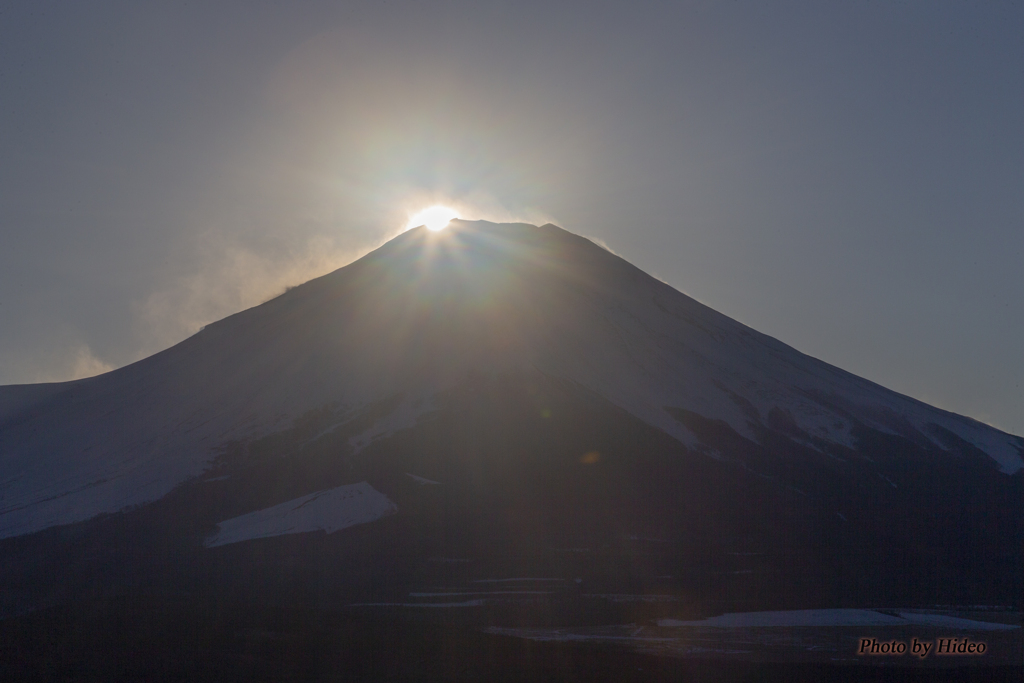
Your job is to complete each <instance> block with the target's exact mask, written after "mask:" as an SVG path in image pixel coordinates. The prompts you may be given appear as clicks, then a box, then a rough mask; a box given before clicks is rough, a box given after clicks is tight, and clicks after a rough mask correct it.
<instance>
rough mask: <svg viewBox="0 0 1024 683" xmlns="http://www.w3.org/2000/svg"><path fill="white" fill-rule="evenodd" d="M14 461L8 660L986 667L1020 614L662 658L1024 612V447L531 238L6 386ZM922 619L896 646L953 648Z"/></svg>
mask: <svg viewBox="0 0 1024 683" xmlns="http://www.w3.org/2000/svg"><path fill="white" fill-rule="evenodd" d="M0 466H2V473H3V474H2V477H0V616H2V617H5V618H3V619H0V648H2V649H0V662H4V663H0V675H3V674H9V675H10V676H12V677H14V676H17V677H24V678H30V679H38V680H58V679H59V680H64V679H65V678H66V677H68V676H71V677H79V678H80V679H81V680H114V679H118V680H120V679H124V680H128V679H132V678H139V677H143V678H147V679H151V680H161V679H162V680H179V679H182V680H184V679H190V680H197V679H209V680H230V679H234V678H237V679H239V680H254V679H266V680H281V679H286V678H295V679H296V680H309V679H314V678H315V679H318V680H319V679H325V680H328V679H330V680H333V679H339V680H436V679H441V678H445V679H451V680H502V679H505V680H521V679H522V678H524V677H530V678H536V679H537V680H631V679H630V678H629V677H633V678H632V680H659V679H661V678H666V679H667V678H671V679H679V680H687V679H692V680H733V679H738V680H775V679H776V678H786V679H793V678H801V677H805V678H806V679H807V680H815V679H820V677H822V676H828V677H830V678H833V677H834V678H836V679H837V680H841V679H842V677H843V676H847V677H848V679H849V680H853V679H856V680H864V679H865V677H867V679H870V678H871V677H872V676H876V675H877V676H883V675H884V676H889V677H890V678H886V680H894V679H893V678H891V676H893V675H897V674H895V673H894V671H897V670H896V669H892V667H891V666H889V665H900V667H899V669H898V672H899V673H898V675H899V676H904V677H906V680H925V679H927V680H939V679H941V677H946V678H947V679H948V680H960V679H968V678H971V677H972V676H975V677H984V679H985V680H990V679H993V677H994V678H998V677H999V676H1003V675H1005V676H1007V677H1009V676H1017V675H1019V673H1020V670H1019V668H1018V669H1012V668H998V667H996V665H998V666H1002V667H1006V666H1008V665H1015V666H1018V667H1019V665H1020V663H1021V661H1022V658H1024V648H1022V646H1021V629H1014V630H992V631H989V632H981V633H974V632H971V633H968V635H970V636H971V637H972V638H974V637H975V636H977V637H979V638H980V639H982V640H987V642H988V643H989V644H990V647H991V648H992V649H991V652H992V654H991V655H990V656H987V657H984V658H977V657H975V658H967V659H965V658H959V659H956V661H952V660H949V659H947V660H942V661H940V660H939V659H937V658H931V659H926V660H922V661H918V662H914V661H909V660H906V658H901V660H900V661H884V662H880V661H869V662H865V661H864V660H863V658H861V659H859V660H858V659H857V657H856V656H855V655H854V652H853V649H854V647H853V645H852V643H853V642H854V640H855V639H856V638H857V637H860V636H862V635H864V634H868V635H873V634H874V631H871V629H869V628H867V627H864V626H841V627H837V628H834V629H832V630H830V631H828V633H829V634H830V635H828V636H827V639H834V643H833V645H835V646H834V647H831V646H829V644H828V643H826V644H825V645H822V646H821V647H820V648H819V647H818V645H817V644H815V645H813V646H808V647H794V646H793V638H797V639H798V640H799V638H803V637H805V636H806V637H807V638H811V637H812V635H811V634H809V632H808V633H804V632H799V629H796V630H793V629H783V630H782V631H771V633H772V634H777V633H784V634H786V637H787V638H789V639H790V640H788V641H786V643H782V641H779V640H778V639H777V638H776V636H775V635H771V634H769V635H768V636H765V638H767V640H762V641H758V643H760V644H758V645H754V646H750V645H749V642H748V645H746V646H742V647H740V646H736V645H735V644H734V645H733V646H730V647H718V646H713V644H709V643H710V641H712V640H715V639H716V638H718V639H719V640H721V637H720V636H718V635H710V636H709V635H708V633H706V632H701V633H702V634H703V635H701V638H704V640H703V641H701V638H695V639H691V640H686V638H689V636H686V638H684V639H683V640H686V642H685V643H682V644H680V642H681V641H679V642H677V641H678V638H679V637H681V636H677V635H676V634H678V633H681V632H682V631H680V630H679V627H674V626H672V624H671V623H670V622H671V620H676V621H677V622H678V621H683V622H685V621H694V620H700V619H702V618H706V617H713V616H715V615H721V614H723V613H735V612H760V611H769V610H811V609H814V610H823V609H830V608H835V609H838V608H843V609H847V610H881V611H880V612H872V614H881V615H882V616H881V617H879V618H880V619H885V618H889V619H894V620H897V621H898V620H899V619H902V618H903V617H901V616H900V615H901V614H903V613H902V612H900V611H898V610H917V611H919V612H921V613H925V612H926V611H927V610H936V609H938V608H937V606H946V607H949V606H953V607H954V608H955V609H953V611H952V612H950V614H952V613H953V612H955V613H956V614H959V615H961V616H966V617H968V618H972V619H978V620H980V621H983V622H1000V623H1003V624H1006V625H1011V624H1014V623H1019V621H1015V620H1016V619H1019V616H1018V615H1019V613H1020V611H1021V609H1022V594H1024V572H1022V570H1021V567H1022V566H1024V440H1022V439H1021V438H1020V437H1015V436H1011V435H1008V434H1004V433H1002V432H999V431H998V430H995V429H992V428H990V427H987V426H986V425H982V424H981V423H978V422H976V421H973V420H970V419H969V418H964V417H961V416H956V415H952V414H950V413H947V412H944V411H941V410H938V409H935V408H932V407H930V406H927V405H925V404H923V403H920V402H918V401H915V400H913V399H910V398H907V397H904V396H900V395H898V394H895V393H894V392H891V391H888V390H886V389H884V388H883V387H880V386H878V385H875V384H873V383H871V382H867V381H866V380H862V379H860V378H857V377H855V376H853V375H850V374H849V373H845V372H843V371H841V370H838V369H836V368H834V367H832V366H829V365H827V364H825V363H822V362H820V361H817V360H815V359H812V358H810V357H808V356H805V355H803V354H800V353H799V352H797V351H795V350H794V349H792V348H790V347H787V346H785V345H784V344H781V343H779V342H778V341H776V340H774V339H771V338H769V337H766V336H765V335H761V334H759V333H757V332H755V331H754V330H751V329H749V328H747V327H745V326H743V325H741V324H739V323H737V322H735V321H732V320H730V319H729V318H726V317H725V316H722V315H720V314H718V313H716V312H715V311H713V310H711V309H709V308H707V307H705V306H703V305H701V304H699V303H697V302H695V301H693V300H692V299H690V298H689V297H686V296H685V295H683V294H681V293H679V292H677V291H675V290H673V289H672V288H671V287H669V286H667V285H665V284H663V283H661V282H659V281H657V280H655V279H653V278H651V277H649V276H647V275H646V274H644V273H643V272H641V271H640V270H638V269H636V268H634V267H633V266H631V265H630V264H628V263H627V262H625V261H623V260H622V259H620V258H618V257H617V256H615V255H613V254H611V253H609V252H608V251H606V250H604V249H602V248H600V247H598V246H596V245H594V244H593V243H591V242H589V241H588V240H586V239H584V238H581V237H578V236H576V235H572V234H570V233H567V232H565V231H563V230H561V229H559V228H557V227H555V226H552V225H546V226H542V227H539V228H538V227H534V226H528V225H521V224H514V225H495V224H490V223H484V222H475V223H474V222H463V221H457V222H455V223H453V224H452V226H451V227H450V228H449V229H448V230H445V231H443V232H441V233H436V234H435V233H429V232H428V231H426V230H425V229H416V230H412V231H409V232H407V233H405V234H403V235H401V236H400V237H398V238H396V239H395V240H393V241H391V242H389V243H388V244H386V245H384V246H383V247H381V248H380V249H378V250H377V251H375V252H373V253H371V254H369V255H367V256H366V257H364V258H362V259H360V260H359V261H357V262H355V263H353V264H351V265H350V266H347V267H345V268H342V269H340V270H338V271H335V272H334V273H331V274H329V275H326V276H324V277H321V278H318V279H316V280H313V281H310V282H308V283H306V284H304V285H301V286H299V287H296V288H294V289H291V290H289V291H288V292H286V293H285V294H283V295H282V296H280V297H278V298H276V299H274V300H272V301H269V302H267V303H265V304H263V305H261V306H257V307H255V308H253V309H249V310H247V311H243V312H241V313H239V314H237V315H234V316H231V317H229V318H226V319H224V320H222V321H219V322H217V323H214V324H211V325H209V326H207V327H206V328H205V329H204V330H203V331H201V332H199V333H198V334H196V335H195V336H193V337H191V338H189V339H187V340H186V341H184V342H182V343H181V344H178V345H177V346H175V347H173V348H171V349H168V350H166V351H164V352H162V353H159V354H157V355H155V356H152V357H150V358H147V359H145V360H143V361H140V362H138V363H135V364H133V365H131V366H128V367H125V368H122V369H119V370H116V371H114V372H111V373H107V374H105V375H102V376H99V377H95V378H91V379H87V380H79V381H76V382H69V383H63V384H57V385H38V386H35V385H34V386H10V387H0ZM277 506H281V507H277ZM261 511H265V512H261ZM247 515H248V516H247ZM303 525H305V526H303ZM304 529H309V530H308V531H305V532H303V533H295V531H303V530H304ZM325 529H326V530H327V531H329V532H330V533H325V531H324V530H325ZM968 608H970V609H968ZM968 613H970V614H968ZM982 613H983V616H978V615H981V614H982ZM890 614H891V615H895V616H889V617H887V616H886V615H890ZM666 620H668V621H666ZM894 623H895V622H894ZM913 623H916V624H918V626H915V627H913V628H912V629H911V630H910V631H905V630H904V631H899V630H898V629H900V628H902V629H906V628H909V627H907V626H899V627H897V626H892V627H891V628H894V629H897V631H891V632H890V631H886V632H885V633H889V634H891V633H895V634H896V635H897V636H899V637H901V638H904V637H909V636H920V637H925V636H927V637H930V638H935V637H949V634H952V635H953V636H954V637H962V636H963V635H964V634H965V633H967V632H966V631H955V630H954V631H946V630H942V628H940V626H941V624H939V623H938V622H936V624H935V625H933V626H921V625H920V624H922V623H924V622H921V621H918V622H913ZM673 628H675V630H672V629H673ZM530 629H534V631H530ZM545 629H547V630H545ZM558 629H561V630H562V631H563V632H562V635H566V634H569V635H570V636H571V637H565V638H560V637H559V638H556V637H554V636H553V635H552V634H553V633H554V632H555V630H558ZM566 629H568V630H566ZM616 629H620V630H621V632H620V631H619V630H616ZM637 629H640V630H639V631H638V630H637ZM645 629H646V631H645ZM844 629H845V630H844ZM929 629H931V630H929ZM570 631H571V633H569V632H570ZM769 631H770V629H769ZM716 633H717V632H716ZM794 633H796V634H797V635H794ZM801 633H803V635H800V634H801ZM880 633H881V631H880ZM648 635H650V636H651V637H649V638H647V640H645V638H646V637H647V636H648ZM798 636H799V638H798ZM530 637H537V638H541V637H542V638H543V639H544V640H543V642H542V641H541V640H536V639H534V640H530V639H528V638H530ZM894 637H896V636H894ZM659 638H660V640H659ZM673 638H676V640H675V641H673V640H672V639H673ZM772 638H776V640H772ZM755 640H756V639H755ZM670 641H671V642H670ZM697 641H701V643H703V644H700V643H697ZM750 642H753V641H750ZM815 642H816V641H815ZM830 642H831V641H830ZM673 643H675V644H673ZM695 643H696V644H695ZM673 648H674V649H673ZM702 648H703V649H702ZM816 648H817V649H816ZM58 651H59V652H60V653H61V654H59V655H58V654H56V653H57V652H58ZM741 652H742V653H746V654H736V653H741ZM840 659H842V660H845V663H842V664H837V663H836V662H838V661H839V660H840ZM968 659H969V661H968ZM773 661H775V662H778V663H771V662H773ZM787 662H788V663H787ZM865 664H867V665H871V666H865ZM880 665H886V666H885V667H883V668H878V666H880ZM4 667H7V668H6V669H5V668H4ZM787 667H789V668H787ZM836 667H838V669H837V668H836ZM950 667H952V668H950ZM979 667H980V668H979ZM644 670H645V671H646V672H647V673H646V674H644V673H643V671H644ZM837 672H838V673H837ZM261 677H262V678H261ZM915 677H917V678H915ZM937 677H938V678H937ZM957 677H960V678H957ZM1008 680H1009V678H1008Z"/></svg>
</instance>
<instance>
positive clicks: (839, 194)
mask: <svg viewBox="0 0 1024 683" xmlns="http://www.w3.org/2000/svg"><path fill="white" fill-rule="evenodd" d="M1021 35H1024V4H1022V3H1019V2H1000V1H998V0H991V1H988V2H943V1H941V0H926V1H922V2H907V1H900V0H890V1H885V2H882V1H878V0H842V1H838V2H829V1H827V0H813V1H809V2H764V1H759V2H742V1H736V2H727V1H719V2H686V1H676V2H656V3H644V2H629V3H625V2H619V3H602V2H551V1H550V0H548V1H545V2H530V1H528V0H517V1H516V2H488V1H486V0H477V1H474V2H436V3H425V2H401V1H398V2H395V1H391V2H383V1H381V0H374V1H372V2H358V1H356V2H352V1H347V2H307V1H303V0H292V1H291V2H288V3H283V2H259V1H247V2H244V3H243V2H231V1H224V2H198V3H186V2H166V3H151V2H143V1H139V0H134V1H132V2H123V3H121V2H106V1H102V0H97V1H95V2H90V3H66V2H46V1H43V0H32V1H31V2H27V1H26V2H21V1H17V0H15V1H13V2H5V3H3V4H2V5H0V384H14V383H29V382H44V381H64V380H69V379H74V378H77V377H84V376H89V375H91V374H96V373H99V372H103V371H106V370H110V369H113V368H116V367H120V366H123V365H126V364H128V363H131V362H134V361H136V360H139V359H140V358H143V357H146V356H148V355H150V354H152V353H154V352H156V351H159V350H161V349H163V348H167V347H168V346H171V345H173V344H175V343H177V342H179V341H181V340H182V339H184V338H186V337H188V336H189V335H191V334H193V333H195V332H196V331H197V330H198V329H199V327H201V326H202V325H204V324H206V323H209V322H212V321H214V320H217V319H220V318H222V317H224V316H226V315H229V314H231V313H234V312H236V311H239V310H242V309H244V308H247V307H249V306H253V305H256V304H259V303H261V302H262V301H265V300H267V299H269V298H271V297H273V296H275V295H277V294H279V293H281V292H282V291H284V289H285V288H286V287H288V286H291V285H295V284H299V283H301V282H303V281H305V280H308V279H310V278H312V277H315V276H317V275H321V274H324V273H326V272H329V271H331V270H333V269H335V268H338V267H340V266H343V265H345V264H347V263H349V262H351V261H352V260H354V259H355V258H358V257H359V256H361V255H362V254H365V253H366V252H367V251H369V250H370V249H372V248H374V247H376V246H379V245H380V244H381V243H383V242H384V241H386V240H387V239H389V238H391V237H393V236H395V235H396V234H398V233H399V232H400V231H401V230H402V229H403V227H404V225H405V223H406V221H407V220H408V216H409V215H410V214H411V213H414V212H415V211H417V210H419V209H422V208H424V207H426V206H429V205H431V204H435V203H443V204H447V205H450V206H453V207H455V208H457V209H458V210H459V211H460V212H461V213H462V215H463V217H465V218H484V219H489V220H517V221H526V222H531V223H537V224H539V223H545V222H553V223H556V224H557V225H560V226H562V227H564V228H566V229H567V230H570V231H572V232H576V233H579V234H583V235H586V236H589V237H592V238H594V239H596V240H600V241H601V242H602V243H604V244H606V245H607V246H608V247H609V248H611V249H612V250H613V251H614V252H615V253H617V254H619V255H620V256H622V257H624V258H626V259H627V260H629V261H630V262H632V263H633V264H635V265H637V266H638V267H640V268H642V269H643V270H645V271H647V272H648V273H651V274H652V275H655V276H656V277H659V278H661V279H662V280H664V281H665V282H667V283H669V284H670V285H672V286H674V287H675V288H677V289H679V290H680V291H682V292H685V293H686V294H688V295H690V296H692V297H694V298H696V299H698V300H699V301H701V302H703V303H705V304H707V305H709V306H711V307H713V308H715V309H716V310H718V311H720V312H722V313H724V314H726V315H729V316H730V317H733V318H735V319H737V320H739V321H741V322H743V323H745V324H747V325H749V326H751V327H753V328H755V329H757V330H759V331H761V332H764V333H766V334H769V335H771V336H773V337H776V338H778V339H780V340H781V341H783V342H785V343H787V344H789V345H791V346H793V347H795V348H797V349H798V350H800V351H803V352H805V353H808V354H810V355H812V356H814V357H816V358H820V359H822V360H824V361H827V362H829V363H832V364H834V365H837V366H839V367H841V368H844V369H846V370H849V371H851V372H853V373H855V374H858V375H861V376H863V377H866V378H868V379H870V380H873V381H875V382H878V383H880V384H882V385H884V386H887V387H889V388H891V389H894V390H896V391H899V392H901V393H904V394H908V395H910V396H913V397H915V398H918V399H921V400H924V401H927V402H929V403H932V404H933V405H936V406H939V407H941V408H945V409H947V410H952V411H954V412H958V413H962V414H965V415H969V416H971V417H974V418H976V419H979V420H982V421H984V422H987V423H989V424H992V425H994V426H996V427H999V428H1001V429H1004V430H1007V431H1010V432H1012V433H1015V434H1024V303H1022V302H1024V268H1022V265H1024V87H1022V85H1021V84H1022V82H1024V80H1022V78H1024V73H1022V71H1024V66H1022V65H1024V40H1021Z"/></svg>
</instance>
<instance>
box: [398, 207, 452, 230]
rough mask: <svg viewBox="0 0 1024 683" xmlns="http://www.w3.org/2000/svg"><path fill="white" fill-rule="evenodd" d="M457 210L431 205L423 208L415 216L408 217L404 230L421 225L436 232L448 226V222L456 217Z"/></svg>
mask: <svg viewBox="0 0 1024 683" xmlns="http://www.w3.org/2000/svg"><path fill="white" fill-rule="evenodd" d="M458 217H459V212H458V211H456V210H455V209H452V208H449V207H447V206H440V205H438V206H432V207H430V208H429V209H423V210H422V211H420V212H419V213H418V214H416V215H415V216H412V217H410V218H409V222H408V224H406V226H405V229H406V230H412V229H413V228H418V227H419V226H421V225H425V226H427V228H428V229H429V230H433V231H434V232H437V231H438V230H443V229H444V228H446V227H448V224H449V223H450V222H451V221H452V219H455V218H458Z"/></svg>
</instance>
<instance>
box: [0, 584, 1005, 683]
mask: <svg viewBox="0 0 1024 683" xmlns="http://www.w3.org/2000/svg"><path fill="white" fill-rule="evenodd" d="M1013 633H1014V635H1010V636H1006V635H1003V636H1000V635H998V634H996V635H995V637H994V638H993V637H992V635H991V634H989V637H987V638H985V639H986V640H988V641H989V642H990V647H993V646H994V647H995V648H996V649H998V648H999V647H1000V644H999V643H997V642H995V641H997V640H999V638H1000V637H1001V638H1002V639H1003V640H1006V641H1007V643H1008V642H1009V641H1008V640H1007V638H1010V639H1012V638H1016V639H1019V632H1013ZM1007 643H1002V645H1003V646H1005V645H1006V644H1007ZM961 659H963V660H964V661H958V662H956V664H955V665H949V664H948V663H943V664H939V665H936V663H937V660H935V659H933V660H932V662H933V664H932V665H930V666H921V665H917V666H915V665H909V666H908V665H907V663H905V662H904V663H902V664H901V665H899V666H896V665H893V664H891V663H885V664H878V663H852V664H851V663H843V664H827V663H821V662H806V663H772V662H751V661H723V660H715V659H701V658H692V657H686V658H683V657H672V656H659V655H653V654H643V653H638V652H635V651H630V650H628V649H625V648H622V647H618V646H615V645H611V644H608V643H603V644H601V643H596V644H595V643H572V642H536V641H531V640H526V639H523V638H516V637H509V636H504V635H495V634H487V633H481V632H479V631H477V630H475V629H471V628H466V627H464V626H458V625H453V624H445V623H438V622H436V621H433V617H431V618H429V619H428V618H424V619H419V620H415V619H413V620H410V619H398V620H394V619H389V620H381V619H375V618H363V617H360V616H357V615H353V614H351V613H346V612H344V611H331V612H322V611H314V610H308V609H299V608H265V609H262V610H254V609H252V608H251V607H250V608H245V607H241V606H239V605H237V604H228V603H223V602H216V601H197V600H194V599H190V598H187V597H182V598H180V599H179V600H176V601H170V602H169V601H166V600H157V599H140V598H135V599H111V600H104V601H98V602H89V603H78V604H76V605H74V606H65V607H59V608H52V609H49V610H44V611H41V612H36V613H33V614H30V615H25V616H21V617H15V618H10V619H5V620H2V621H0V680H4V681H15V680H25V681H186V680H187V681H442V680H443V681H723V682H724V681H1014V682H1016V681H1020V680H1022V676H1024V667H1021V666H1012V665H1005V664H1004V665H990V664H989V663H988V661H987V660H984V659H983V658H961Z"/></svg>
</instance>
